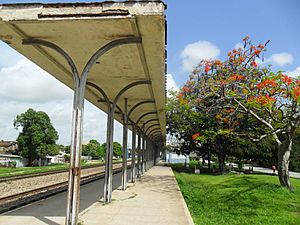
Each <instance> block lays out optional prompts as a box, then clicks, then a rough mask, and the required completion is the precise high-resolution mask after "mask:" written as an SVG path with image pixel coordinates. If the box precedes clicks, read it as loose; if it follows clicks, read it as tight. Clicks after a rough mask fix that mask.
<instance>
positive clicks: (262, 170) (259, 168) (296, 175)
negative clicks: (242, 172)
mask: <svg viewBox="0 0 300 225" xmlns="http://www.w3.org/2000/svg"><path fill="white" fill-rule="evenodd" d="M249 166H251V165H245V166H244V169H248V168H249ZM253 171H257V172H262V173H268V174H276V175H278V171H277V170H276V172H275V173H273V170H272V169H269V168H264V167H258V166H253ZM289 174H290V177H293V178H300V173H297V172H291V171H289Z"/></svg>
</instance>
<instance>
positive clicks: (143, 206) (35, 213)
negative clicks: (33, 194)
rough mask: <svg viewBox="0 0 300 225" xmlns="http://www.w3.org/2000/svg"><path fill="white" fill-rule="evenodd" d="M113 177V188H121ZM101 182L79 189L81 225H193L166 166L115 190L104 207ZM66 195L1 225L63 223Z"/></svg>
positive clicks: (4, 218)
mask: <svg viewBox="0 0 300 225" xmlns="http://www.w3.org/2000/svg"><path fill="white" fill-rule="evenodd" d="M120 175H121V174H116V175H114V178H113V179H114V181H116V182H114V186H115V188H116V186H119V185H120V180H121V179H120V178H121V177H120ZM102 185H103V179H101V180H100V181H98V182H95V183H91V184H88V185H84V186H82V188H81V197H80V199H81V207H80V208H81V209H80V211H81V212H80V215H79V222H80V223H81V224H83V225H96V224H97V225H193V221H192V218H191V216H190V213H189V211H188V209H187V206H186V204H185V202H184V199H183V197H182V195H181V192H180V189H179V187H178V185H177V182H176V180H175V177H174V174H173V172H172V170H171V168H169V167H163V166H155V167H152V168H151V169H150V170H149V171H148V172H147V173H146V174H145V175H144V176H143V177H142V178H140V179H137V181H136V183H135V184H130V183H129V186H128V189H127V190H126V191H121V190H114V192H113V201H112V203H110V204H108V205H103V204H102V203H100V202H98V201H97V199H98V198H99V195H100V196H101V194H102V193H97V194H95V192H99V189H100V190H102V189H103V188H102V187H103V186H102ZM65 195H66V193H60V194H58V195H55V196H53V197H50V198H47V199H45V200H41V201H38V202H35V203H32V204H30V205H27V206H25V207H22V208H19V209H16V210H13V211H11V212H8V213H5V214H2V215H0V224H1V225H19V224H20V225H21V224H22V225H45V224H48V225H59V224H64V214H65Z"/></svg>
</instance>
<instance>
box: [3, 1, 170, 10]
mask: <svg viewBox="0 0 300 225" xmlns="http://www.w3.org/2000/svg"><path fill="white" fill-rule="evenodd" d="M138 2H142V3H148V2H149V3H150V2H158V3H162V4H163V5H164V7H165V9H167V4H166V3H164V2H163V1H161V0H152V1H146V0H142V1H136V0H132V1H130V0H129V1H103V2H68V3H40V2H36V3H35V2H31V3H7V4H0V6H6V7H7V6H23V7H24V6H25V7H26V6H35V5H36V6H38V5H40V6H43V7H47V6H49V7H55V6H57V7H70V6H102V4H105V3H138Z"/></svg>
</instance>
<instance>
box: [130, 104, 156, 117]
mask: <svg viewBox="0 0 300 225" xmlns="http://www.w3.org/2000/svg"><path fill="white" fill-rule="evenodd" d="M148 103H155V101H154V100H146V101H141V102H139V103H137V104H135V105H134V106H132V108H131V109H130V110H129V112H128V117H130V115H131V113H132V112H133V111H134V110H135V109H136V108H137V107H139V106H141V105H143V104H148Z"/></svg>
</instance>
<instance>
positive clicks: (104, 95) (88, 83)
mask: <svg viewBox="0 0 300 225" xmlns="http://www.w3.org/2000/svg"><path fill="white" fill-rule="evenodd" d="M86 85H89V86H91V87H93V88H95V89H96V90H97V91H99V92H100V93H101V95H102V96H103V98H104V100H105V102H106V104H107V106H108V107H109V106H110V100H109V98H108V96H107V95H106V93H105V91H104V90H103V89H102V88H100V87H99V86H98V85H96V84H94V83H92V82H88V81H87V82H86Z"/></svg>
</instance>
